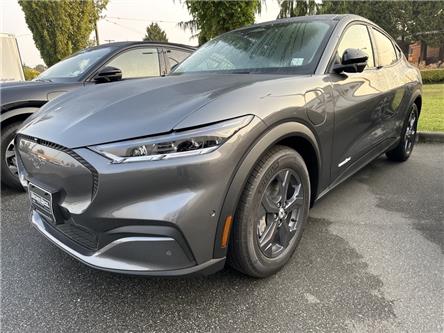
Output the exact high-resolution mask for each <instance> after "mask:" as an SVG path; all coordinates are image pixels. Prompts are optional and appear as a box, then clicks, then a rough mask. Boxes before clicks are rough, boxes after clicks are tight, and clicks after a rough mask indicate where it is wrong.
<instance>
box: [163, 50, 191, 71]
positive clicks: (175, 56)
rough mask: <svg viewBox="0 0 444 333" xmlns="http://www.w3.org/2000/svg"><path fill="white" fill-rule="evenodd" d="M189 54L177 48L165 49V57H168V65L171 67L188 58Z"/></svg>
mask: <svg viewBox="0 0 444 333" xmlns="http://www.w3.org/2000/svg"><path fill="white" fill-rule="evenodd" d="M190 55H191V52H186V51H182V50H177V49H167V50H166V57H167V59H168V62H169V63H170V67H173V66H174V65H177V64H179V63H181V62H182V61H184V60H185V59H186V58H188V57H189V56H190Z"/></svg>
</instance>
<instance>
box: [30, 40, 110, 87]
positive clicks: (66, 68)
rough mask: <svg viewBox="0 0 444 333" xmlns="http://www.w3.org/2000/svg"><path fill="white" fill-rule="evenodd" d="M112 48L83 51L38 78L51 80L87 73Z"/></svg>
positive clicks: (52, 67)
mask: <svg viewBox="0 0 444 333" xmlns="http://www.w3.org/2000/svg"><path fill="white" fill-rule="evenodd" d="M110 50H111V48H109V47H104V48H99V49H95V50H89V51H82V52H79V53H76V54H74V55H73V56H71V57H69V58H66V59H64V60H62V61H60V62H58V63H56V64H55V65H53V66H51V67H49V68H48V69H47V70H46V71H44V72H43V73H42V74H40V75H39V76H38V77H37V78H36V80H51V79H55V78H75V77H78V76H80V75H82V74H83V73H85V72H86V71H87V70H88V69H89V68H90V67H91V66H92V65H93V64H94V63H96V62H97V61H98V60H99V59H100V58H102V57H103V56H104V55H106V54H107V53H109V52H110Z"/></svg>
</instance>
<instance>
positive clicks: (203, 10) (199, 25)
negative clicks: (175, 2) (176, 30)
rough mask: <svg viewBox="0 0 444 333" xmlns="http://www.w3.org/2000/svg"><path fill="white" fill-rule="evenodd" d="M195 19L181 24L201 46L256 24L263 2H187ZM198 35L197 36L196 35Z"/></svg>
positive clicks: (187, 0)
mask: <svg viewBox="0 0 444 333" xmlns="http://www.w3.org/2000/svg"><path fill="white" fill-rule="evenodd" d="M185 4H186V6H187V9H188V12H189V13H190V14H191V16H192V17H193V19H192V20H191V21H188V22H183V23H182V24H181V26H182V27H184V28H185V29H186V28H188V29H190V30H191V32H192V33H193V34H195V36H198V38H199V45H201V44H203V43H205V42H207V41H209V40H210V39H212V38H214V37H216V36H218V35H220V34H222V33H224V32H227V31H230V30H233V29H236V28H240V27H243V26H245V25H248V24H253V23H254V18H255V17H254V15H255V14H256V13H259V12H260V9H261V1H260V0H252V1H214V0H213V1H193V0H186V1H185ZM196 33H197V34H196Z"/></svg>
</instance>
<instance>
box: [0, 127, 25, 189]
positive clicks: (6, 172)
mask: <svg viewBox="0 0 444 333" xmlns="http://www.w3.org/2000/svg"><path fill="white" fill-rule="evenodd" d="M21 124H22V123H21V122H20V121H18V122H15V123H12V124H9V125H7V126H5V127H3V128H2V134H1V160H0V163H1V175H2V183H3V184H4V185H6V186H8V187H10V188H13V189H15V190H19V191H23V187H22V185H21V184H20V181H19V178H18V170H17V159H16V156H15V149H14V138H15V133H16V132H17V129H18V128H19V127H20V125H21Z"/></svg>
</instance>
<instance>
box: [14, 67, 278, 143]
mask: <svg viewBox="0 0 444 333" xmlns="http://www.w3.org/2000/svg"><path fill="white" fill-rule="evenodd" d="M272 78H273V76H271V75H245V74H227V75H225V74H219V75H211V76H208V75H182V76H168V77H164V78H153V79H143V80H128V81H125V82H116V83H111V84H102V85H97V86H93V87H89V88H85V89H80V90H77V91H75V92H73V93H69V94H65V95H63V96H61V97H59V98H57V99H56V100H54V101H52V102H50V103H48V104H47V105H45V106H44V107H43V108H42V109H41V110H40V111H39V112H38V113H36V114H35V115H34V116H33V117H31V119H30V120H29V121H28V122H27V123H26V124H25V126H24V127H23V128H22V129H21V130H20V133H22V134H25V135H29V136H32V137H37V138H40V139H45V140H47V141H50V142H54V143H57V144H60V145H62V146H65V147H67V148H77V147H83V146H88V145H94V144H100V143H105V142H112V141H118V140H124V139H129V138H136V137H143V136H149V135H154V134H161V133H166V132H169V131H171V130H173V129H174V128H175V126H176V125H177V124H179V123H180V122H181V121H182V120H183V119H185V118H186V117H187V116H189V115H190V114H191V113H193V112H195V111H197V110H199V109H200V108H202V107H203V106H205V105H206V104H208V103H210V102H211V101H213V100H214V99H217V98H218V97H219V96H220V95H224V94H227V93H229V92H230V91H233V90H236V89H239V88H241V87H245V86H248V85H252V84H255V83H257V82H258V81H264V80H269V79H272Z"/></svg>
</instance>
